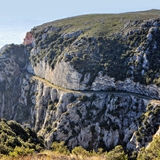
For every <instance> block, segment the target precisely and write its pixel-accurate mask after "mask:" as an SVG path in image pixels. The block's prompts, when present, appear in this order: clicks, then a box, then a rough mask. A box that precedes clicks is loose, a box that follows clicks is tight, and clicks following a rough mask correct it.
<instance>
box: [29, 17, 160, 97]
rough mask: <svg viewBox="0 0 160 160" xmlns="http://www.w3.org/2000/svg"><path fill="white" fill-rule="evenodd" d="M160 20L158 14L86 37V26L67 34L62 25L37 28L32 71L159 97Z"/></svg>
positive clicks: (74, 85)
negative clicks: (112, 32)
mask: <svg viewBox="0 0 160 160" xmlns="http://www.w3.org/2000/svg"><path fill="white" fill-rule="evenodd" d="M159 26H160V20H159V19H152V20H148V21H138V22H137V23H136V24H134V23H133V24H132V23H131V24H130V26H129V27H128V28H127V29H125V28H124V30H122V31H121V33H117V34H115V35H112V36H113V37H114V38H113V37H107V38H103V37H99V38H94V37H92V38H88V39H87V38H85V37H83V38H79V36H83V34H84V32H83V31H81V32H80V34H76V33H77V31H76V32H74V33H73V32H72V34H71V33H68V34H71V35H72V36H71V37H68V39H67V38H64V36H63V35H64V32H65V30H63V29H61V28H57V29H53V27H51V26H47V27H44V28H41V30H40V31H39V30H36V29H34V30H33V31H32V32H33V35H34V34H35V35H36V36H37V35H38V36H37V37H36V38H35V46H34V47H33V48H32V50H31V52H30V53H31V54H30V59H31V64H29V66H28V71H29V72H32V73H33V74H36V75H38V76H40V77H42V78H45V79H47V80H48V81H50V82H51V83H53V84H55V85H58V86H62V87H64V88H68V89H73V90H96V91H100V90H104V91H110V90H115V91H127V92H133V93H138V94H142V95H146V96H150V97H153V98H156V99H160V87H159V77H160V74H159V73H160V71H159V68H160V66H159V64H160V62H159V46H160V44H159V40H158V38H159V36H160V30H159ZM137 27H138V28H137ZM55 30H56V31H55ZM149 35H150V36H151V35H152V39H151V38H149V37H150V36H149ZM134 37H135V39H134ZM66 39H67V40H66ZM132 39H133V40H132ZM134 43H135V44H134ZM39 44H41V46H40V45H39ZM62 44H65V45H64V46H62ZM114 45H115V46H114ZM56 47H57V48H58V49H57V48H56ZM155 58H156V59H155ZM31 68H32V69H31Z"/></svg>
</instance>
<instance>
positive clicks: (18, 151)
mask: <svg viewBox="0 0 160 160" xmlns="http://www.w3.org/2000/svg"><path fill="white" fill-rule="evenodd" d="M33 152H34V149H29V148H24V147H15V149H14V151H13V152H10V153H9V155H10V156H12V157H18V156H26V155H28V154H33Z"/></svg>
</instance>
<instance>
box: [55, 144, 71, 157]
mask: <svg viewBox="0 0 160 160" xmlns="http://www.w3.org/2000/svg"><path fill="white" fill-rule="evenodd" d="M52 150H53V151H55V152H58V153H61V154H65V155H69V154H70V151H69V150H68V148H67V146H65V145H64V142H63V141H62V142H60V143H58V142H53V144H52Z"/></svg>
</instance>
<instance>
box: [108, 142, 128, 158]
mask: <svg viewBox="0 0 160 160" xmlns="http://www.w3.org/2000/svg"><path fill="white" fill-rule="evenodd" d="M106 157H107V160H128V156H127V155H126V154H125V152H124V150H123V148H122V146H120V145H119V146H116V147H115V148H114V149H113V150H112V151H110V152H108V153H107V154H106Z"/></svg>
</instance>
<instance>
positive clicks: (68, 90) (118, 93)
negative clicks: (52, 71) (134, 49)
mask: <svg viewBox="0 0 160 160" xmlns="http://www.w3.org/2000/svg"><path fill="white" fill-rule="evenodd" d="M29 75H30V76H31V78H32V79H34V80H40V81H41V82H43V83H45V84H46V85H48V86H50V87H52V88H55V89H58V90H62V91H64V92H68V93H70V92H73V93H77V94H82V93H83V94H85V95H89V94H94V93H102V94H103V93H107V94H114V95H122V96H124V95H132V96H135V97H139V98H144V99H148V100H152V99H153V98H151V97H149V96H145V95H141V94H137V93H132V92H123V91H119V92H109V91H93V90H84V91H81V90H70V89H66V88H63V87H61V86H57V85H54V84H53V83H51V82H49V81H48V80H46V79H44V78H41V77H39V76H34V75H31V74H29ZM155 100H159V99H155Z"/></svg>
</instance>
